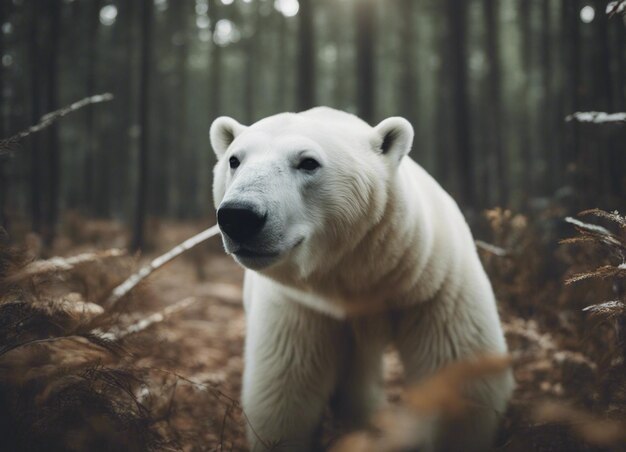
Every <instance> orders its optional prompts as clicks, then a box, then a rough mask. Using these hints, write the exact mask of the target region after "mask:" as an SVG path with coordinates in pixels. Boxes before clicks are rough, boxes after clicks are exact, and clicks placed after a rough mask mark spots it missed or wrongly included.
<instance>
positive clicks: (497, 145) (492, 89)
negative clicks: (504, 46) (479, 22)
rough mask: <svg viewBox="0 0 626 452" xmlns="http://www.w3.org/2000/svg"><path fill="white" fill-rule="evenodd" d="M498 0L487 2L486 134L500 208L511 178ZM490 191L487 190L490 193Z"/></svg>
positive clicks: (485, 6) (488, 0)
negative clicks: (505, 132)
mask: <svg viewBox="0 0 626 452" xmlns="http://www.w3.org/2000/svg"><path fill="white" fill-rule="evenodd" d="M498 2H499V0H485V2H484V8H485V25H486V31H487V58H488V60H489V71H488V73H487V85H488V86H487V97H488V106H487V108H488V111H487V134H488V140H487V142H488V143H489V147H488V150H489V152H490V153H491V158H490V159H489V160H490V161H493V162H494V168H491V169H490V170H491V172H492V177H491V178H489V179H491V180H493V181H494V182H495V183H494V184H493V185H492V186H495V190H496V200H497V203H498V205H500V206H504V205H505V204H506V203H507V201H508V200H509V192H508V177H507V174H506V170H507V168H506V166H505V159H506V154H505V150H504V146H503V143H502V123H501V118H502V108H501V107H502V95H501V84H500V77H501V74H500V53H499V48H498V42H500V41H499V38H500V33H499V26H498V24H499V14H498V12H499V9H498V4H499V3H498ZM489 192H490V190H486V193H487V194H488V193H489Z"/></svg>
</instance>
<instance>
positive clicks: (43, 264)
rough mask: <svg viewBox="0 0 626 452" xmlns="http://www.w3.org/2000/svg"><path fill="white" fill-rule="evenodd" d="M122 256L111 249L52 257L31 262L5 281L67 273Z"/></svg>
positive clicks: (124, 253)
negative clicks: (79, 266) (76, 268)
mask: <svg viewBox="0 0 626 452" xmlns="http://www.w3.org/2000/svg"><path fill="white" fill-rule="evenodd" d="M124 255H126V251H125V250H120V249H116V248H113V249H110V250H106V251H95V252H90V253H82V254H77V255H76V256H71V257H53V258H51V259H47V260H40V261H35V262H31V263H30V264H28V265H27V266H26V267H24V268H23V269H22V270H20V271H19V272H17V273H16V274H14V275H12V276H10V277H8V278H7V279H8V280H10V281H19V280H22V279H24V278H28V277H31V276H35V275H41V274H46V273H54V272H62V271H69V270H72V269H73V268H74V267H76V266H78V265H82V264H86V263H89V262H94V261H99V260H102V259H107V258H111V257H119V256H124Z"/></svg>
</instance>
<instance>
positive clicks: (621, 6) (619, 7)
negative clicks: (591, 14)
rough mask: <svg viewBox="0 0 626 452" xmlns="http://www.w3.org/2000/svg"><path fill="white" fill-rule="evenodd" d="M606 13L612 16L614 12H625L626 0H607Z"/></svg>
mask: <svg viewBox="0 0 626 452" xmlns="http://www.w3.org/2000/svg"><path fill="white" fill-rule="evenodd" d="M606 13H607V14H608V15H609V17H613V16H614V15H616V14H626V0H617V1H612V2H609V4H608V5H606Z"/></svg>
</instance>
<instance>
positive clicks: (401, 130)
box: [374, 116, 413, 163]
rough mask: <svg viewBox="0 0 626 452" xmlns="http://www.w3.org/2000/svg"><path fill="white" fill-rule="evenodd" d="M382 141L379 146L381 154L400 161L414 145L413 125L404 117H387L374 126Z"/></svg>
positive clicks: (378, 143)
mask: <svg viewBox="0 0 626 452" xmlns="http://www.w3.org/2000/svg"><path fill="white" fill-rule="evenodd" d="M374 130H376V133H377V134H378V138H379V139H380V141H378V142H377V146H378V148H379V149H380V152H381V154H383V155H385V156H387V158H391V159H394V161H395V162H396V163H400V160H402V157H404V156H405V155H407V154H408V153H409V151H410V150H411V146H412V145H413V126H411V123H410V122H409V121H407V120H406V119H404V118H400V117H399V116H394V117H392V118H387V119H385V120H384V121H382V122H381V123H380V124H378V125H377V126H376V127H374Z"/></svg>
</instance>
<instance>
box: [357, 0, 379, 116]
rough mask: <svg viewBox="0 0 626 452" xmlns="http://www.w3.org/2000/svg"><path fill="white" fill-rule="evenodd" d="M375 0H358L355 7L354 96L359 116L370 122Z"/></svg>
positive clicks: (373, 105) (372, 96)
mask: <svg viewBox="0 0 626 452" xmlns="http://www.w3.org/2000/svg"><path fill="white" fill-rule="evenodd" d="M374 1H375V0H359V1H358V2H356V3H355V8H356V11H355V13H356V70H357V73H356V96H357V110H358V112H359V116H360V117H361V118H362V119H364V120H365V121H367V122H368V123H370V124H372V122H373V121H374V111H375V103H374V99H375V96H376V92H375V86H376V74H375V66H374V43H375V34H376V24H375V19H376V17H375V11H374V5H375V3H374Z"/></svg>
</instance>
